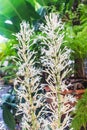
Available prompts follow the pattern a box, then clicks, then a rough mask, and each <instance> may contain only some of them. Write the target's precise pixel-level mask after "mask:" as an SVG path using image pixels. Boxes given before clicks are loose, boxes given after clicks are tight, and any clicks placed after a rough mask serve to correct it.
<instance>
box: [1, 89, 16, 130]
mask: <svg viewBox="0 0 87 130" xmlns="http://www.w3.org/2000/svg"><path fill="white" fill-rule="evenodd" d="M17 104H18V99H17V96H16V93H15V92H14V91H13V89H12V90H11V91H9V92H8V93H7V94H3V96H2V105H1V108H2V110H3V119H4V122H5V124H6V125H7V127H8V128H9V129H10V130H14V129H15V126H16V120H15V119H16V116H15V114H16V111H17Z"/></svg>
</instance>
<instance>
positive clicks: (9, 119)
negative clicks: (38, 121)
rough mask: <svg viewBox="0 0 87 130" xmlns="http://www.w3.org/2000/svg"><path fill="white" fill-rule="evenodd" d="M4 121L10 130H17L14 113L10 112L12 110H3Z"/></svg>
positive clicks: (5, 108)
mask: <svg viewBox="0 0 87 130" xmlns="http://www.w3.org/2000/svg"><path fill="white" fill-rule="evenodd" d="M3 119H4V122H5V124H6V125H7V127H8V128H9V129H10V130H15V126H16V123H15V120H14V117H13V115H12V113H11V112H10V110H9V109H8V108H7V107H5V106H4V108H3Z"/></svg>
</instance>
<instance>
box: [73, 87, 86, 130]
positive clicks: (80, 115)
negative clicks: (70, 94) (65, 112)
mask: <svg viewBox="0 0 87 130" xmlns="http://www.w3.org/2000/svg"><path fill="white" fill-rule="evenodd" d="M86 113H87V90H86V91H85V93H84V95H83V96H82V98H81V99H80V100H79V101H78V103H77V105H76V110H75V111H74V113H73V114H74V118H73V120H72V127H73V129H74V130H80V129H81V127H83V128H82V129H84V130H86V128H87V115H86Z"/></svg>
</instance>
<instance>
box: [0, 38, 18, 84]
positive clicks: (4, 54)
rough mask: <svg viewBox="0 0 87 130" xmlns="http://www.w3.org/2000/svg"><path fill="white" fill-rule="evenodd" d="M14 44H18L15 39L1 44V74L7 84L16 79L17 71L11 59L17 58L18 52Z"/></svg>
mask: <svg viewBox="0 0 87 130" xmlns="http://www.w3.org/2000/svg"><path fill="white" fill-rule="evenodd" d="M14 44H17V41H16V40H14V39H13V40H7V42H5V43H2V44H0V72H1V74H2V78H3V79H4V81H5V83H10V80H12V79H14V77H15V72H16V69H17V67H16V65H15V62H13V61H12V58H11V57H12V56H16V50H15V49H14V48H13V46H14Z"/></svg>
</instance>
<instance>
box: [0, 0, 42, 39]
mask: <svg viewBox="0 0 87 130" xmlns="http://www.w3.org/2000/svg"><path fill="white" fill-rule="evenodd" d="M0 5H1V6H0V34H1V35H4V36H6V37H8V38H11V37H13V36H12V33H15V32H18V31H19V25H20V22H22V21H23V20H26V21H29V20H30V19H39V18H40V16H39V14H38V13H37V12H36V11H35V9H34V7H33V6H32V5H31V3H29V2H27V1H26V0H18V1H15V0H4V2H3V1H0ZM6 20H10V21H11V22H12V24H8V23H5V22H6Z"/></svg>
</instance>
